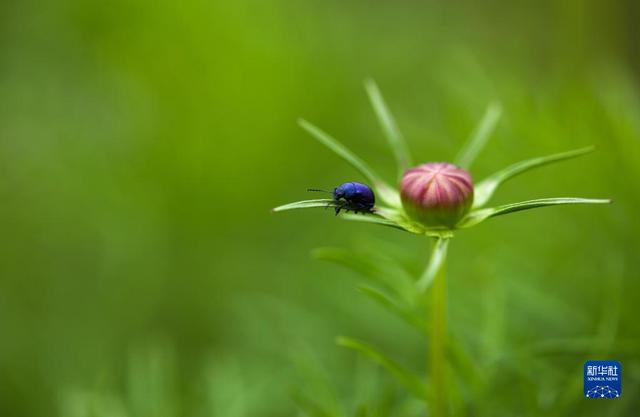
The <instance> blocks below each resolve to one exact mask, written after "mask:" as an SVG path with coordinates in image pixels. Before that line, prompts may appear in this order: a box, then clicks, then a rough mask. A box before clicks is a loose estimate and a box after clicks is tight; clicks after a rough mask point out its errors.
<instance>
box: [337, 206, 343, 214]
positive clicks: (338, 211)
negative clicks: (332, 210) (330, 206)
mask: <svg viewBox="0 0 640 417" xmlns="http://www.w3.org/2000/svg"><path fill="white" fill-rule="evenodd" d="M341 208H342V206H340V205H338V206H336V216H337V215H338V214H340V209H341Z"/></svg>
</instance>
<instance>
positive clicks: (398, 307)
mask: <svg viewBox="0 0 640 417" xmlns="http://www.w3.org/2000/svg"><path fill="white" fill-rule="evenodd" d="M358 291H360V292H361V293H362V294H364V295H366V296H367V297H369V298H370V299H372V300H373V301H375V302H376V303H378V304H379V305H381V306H382V307H384V308H385V309H386V310H387V311H389V312H390V313H391V314H393V315H394V316H396V317H398V318H400V319H401V320H402V321H404V322H405V323H407V324H409V325H411V326H413V327H415V328H416V329H418V330H419V331H420V332H422V333H425V334H426V332H427V323H426V321H425V320H423V319H422V317H420V315H419V314H417V313H416V312H415V310H414V309H413V308H412V307H411V306H410V305H408V304H406V303H403V302H402V301H401V300H395V299H394V298H393V296H391V295H390V294H387V293H386V292H384V291H382V290H379V289H377V288H373V287H370V286H368V285H360V286H358Z"/></svg>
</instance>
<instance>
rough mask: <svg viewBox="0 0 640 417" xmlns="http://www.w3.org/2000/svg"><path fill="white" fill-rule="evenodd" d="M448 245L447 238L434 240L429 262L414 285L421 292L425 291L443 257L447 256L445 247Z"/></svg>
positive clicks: (443, 259) (442, 261)
mask: <svg viewBox="0 0 640 417" xmlns="http://www.w3.org/2000/svg"><path fill="white" fill-rule="evenodd" d="M448 246H449V239H438V240H436V243H435V245H434V246H433V252H432V253H431V258H430V259H429V264H428V265H427V269H426V270H425V271H424V273H423V274H422V276H421V277H420V279H419V280H418V282H417V283H416V286H417V287H418V290H419V291H420V292H422V293H424V292H426V291H427V289H428V288H429V286H430V285H431V283H432V282H433V279H434V278H435V276H436V274H437V273H438V271H439V270H440V268H441V267H442V265H443V264H444V261H445V259H446V258H447V248H448Z"/></svg>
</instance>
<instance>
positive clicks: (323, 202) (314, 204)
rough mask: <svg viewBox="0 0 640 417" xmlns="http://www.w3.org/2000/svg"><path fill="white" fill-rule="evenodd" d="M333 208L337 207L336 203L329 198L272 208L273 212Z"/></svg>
mask: <svg viewBox="0 0 640 417" xmlns="http://www.w3.org/2000/svg"><path fill="white" fill-rule="evenodd" d="M331 206H335V202H334V201H333V200H331V199H329V198H319V199H315V200H303V201H296V202H295V203H289V204H285V205H282V206H278V207H275V208H272V209H271V211H273V212H278V211H287V210H297V209H307V208H318V207H323V208H326V207H331Z"/></svg>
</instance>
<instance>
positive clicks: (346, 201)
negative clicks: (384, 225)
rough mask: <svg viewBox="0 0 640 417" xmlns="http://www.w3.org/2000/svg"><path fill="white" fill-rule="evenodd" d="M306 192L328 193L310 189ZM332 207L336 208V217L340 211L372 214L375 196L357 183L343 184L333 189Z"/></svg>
mask: <svg viewBox="0 0 640 417" xmlns="http://www.w3.org/2000/svg"><path fill="white" fill-rule="evenodd" d="M308 191H321V192H325V193H328V192H329V191H326V190H320V189H316V188H310V189H309V190H308ZM331 194H333V205H334V206H335V208H336V216H337V215H338V214H339V213H340V210H345V211H349V210H353V211H354V212H355V213H358V212H362V213H373V206H374V205H375V204H376V196H375V194H374V193H373V190H372V189H371V187H369V186H368V185H365V184H361V183H359V182H345V183H344V184H340V185H339V186H337V187H336V188H334V189H333V193H331Z"/></svg>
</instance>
